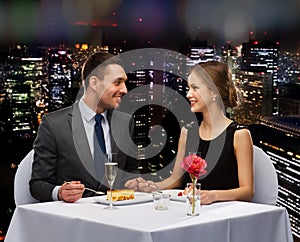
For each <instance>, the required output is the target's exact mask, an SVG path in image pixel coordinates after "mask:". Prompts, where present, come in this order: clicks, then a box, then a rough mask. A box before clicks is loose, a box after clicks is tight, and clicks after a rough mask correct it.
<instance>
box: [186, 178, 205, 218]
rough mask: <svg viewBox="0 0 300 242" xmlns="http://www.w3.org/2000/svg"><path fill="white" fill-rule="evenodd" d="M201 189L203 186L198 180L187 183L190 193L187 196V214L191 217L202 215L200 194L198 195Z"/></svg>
mask: <svg viewBox="0 0 300 242" xmlns="http://www.w3.org/2000/svg"><path fill="white" fill-rule="evenodd" d="M200 188H201V184H200V183H198V182H197V179H192V182H191V183H187V189H186V191H188V193H187V196H186V214H187V215H189V216H198V215H199V214H200V202H201V200H200V194H199V193H198V194H197V191H199V190H200Z"/></svg>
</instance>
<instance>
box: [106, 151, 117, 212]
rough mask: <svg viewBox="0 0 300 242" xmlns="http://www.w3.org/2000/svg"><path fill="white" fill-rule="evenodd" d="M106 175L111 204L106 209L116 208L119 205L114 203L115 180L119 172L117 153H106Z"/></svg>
mask: <svg viewBox="0 0 300 242" xmlns="http://www.w3.org/2000/svg"><path fill="white" fill-rule="evenodd" d="M104 165H105V177H106V180H107V182H108V185H109V192H110V197H109V206H108V207H105V209H116V208H117V207H115V206H113V204H112V188H113V184H114V181H115V179H116V176H117V173H118V163H117V162H116V154H114V153H108V154H105V163H104Z"/></svg>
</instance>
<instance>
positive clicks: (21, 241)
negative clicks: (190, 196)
mask: <svg viewBox="0 0 300 242" xmlns="http://www.w3.org/2000/svg"><path fill="white" fill-rule="evenodd" d="M105 206H106V205H102V204H100V203H97V202H95V200H94V199H93V198H83V199H80V200H79V201H77V202H76V203H65V202H48V203H36V204H28V205H21V206H18V207H17V208H16V210H15V212H14V215H13V218H12V220H11V223H10V226H9V229H8V232H7V236H6V238H5V242H48V241H49V242H50V241H51V242H54V241H55V242H59V241H62V242H69V241H70V242H71V241H72V242H77V241H78V242H79V241H84V242H90V241H95V242H96V241H97V242H100V241H103V242H114V241H116V242H152V241H159V242H165V241H174V242H177V241H178V242H182V241H185V242H187V241H193V242H195V241H199V242H207V241H212V242H219V241H222V242H292V241H293V238H292V233H291V228H290V222H289V217H288V213H287V211H286V209H285V208H283V207H277V206H270V205H262V204H256V203H248V202H238V201H233V202H219V203H213V204H210V205H203V206H202V207H201V213H200V215H199V216H187V215H186V211H185V203H184V202H179V201H170V204H169V209H168V210H164V211H157V210H154V207H153V202H145V203H140V204H130V205H123V206H118V209H116V210H107V209H103V208H104V207H105Z"/></svg>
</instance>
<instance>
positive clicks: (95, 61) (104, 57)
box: [81, 51, 123, 87]
mask: <svg viewBox="0 0 300 242" xmlns="http://www.w3.org/2000/svg"><path fill="white" fill-rule="evenodd" d="M111 64H117V65H120V66H122V67H123V64H122V61H121V59H120V58H119V57H117V56H114V55H112V54H110V53H108V52H103V51H101V52H96V53H94V54H92V55H90V56H89V57H88V58H87V59H86V60H85V62H84V63H83V66H82V71H81V79H82V81H84V85H85V87H88V85H89V78H90V76H92V75H95V76H97V77H98V78H99V79H103V77H104V74H105V69H106V67H107V66H108V65H111Z"/></svg>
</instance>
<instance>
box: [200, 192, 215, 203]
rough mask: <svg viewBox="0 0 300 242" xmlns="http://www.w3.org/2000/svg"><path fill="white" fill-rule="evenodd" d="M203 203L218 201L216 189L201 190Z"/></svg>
mask: <svg viewBox="0 0 300 242" xmlns="http://www.w3.org/2000/svg"><path fill="white" fill-rule="evenodd" d="M197 193H198V194H199V193H200V198H201V204H211V203H213V202H215V201H216V194H215V192H214V191H207V190H200V191H198V192H197Z"/></svg>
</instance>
